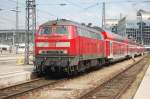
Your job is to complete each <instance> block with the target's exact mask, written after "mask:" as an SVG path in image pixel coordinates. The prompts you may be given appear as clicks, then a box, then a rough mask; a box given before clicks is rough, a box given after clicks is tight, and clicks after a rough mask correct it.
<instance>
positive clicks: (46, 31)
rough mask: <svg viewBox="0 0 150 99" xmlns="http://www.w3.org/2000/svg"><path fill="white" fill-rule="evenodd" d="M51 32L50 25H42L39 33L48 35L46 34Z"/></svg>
mask: <svg viewBox="0 0 150 99" xmlns="http://www.w3.org/2000/svg"><path fill="white" fill-rule="evenodd" d="M51 33H52V28H51V27H43V28H42V29H41V30H40V34H41V35H42V34H44V35H48V34H51Z"/></svg>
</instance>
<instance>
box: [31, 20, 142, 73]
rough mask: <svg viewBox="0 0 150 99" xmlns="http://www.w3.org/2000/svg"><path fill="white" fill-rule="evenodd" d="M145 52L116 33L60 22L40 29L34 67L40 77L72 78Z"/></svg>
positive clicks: (53, 22)
mask: <svg viewBox="0 0 150 99" xmlns="http://www.w3.org/2000/svg"><path fill="white" fill-rule="evenodd" d="M143 51H144V50H143V46H142V45H140V44H137V43H135V42H133V41H131V40H128V39H127V38H123V37H121V36H119V35H117V34H113V33H110V32H107V31H104V30H102V29H101V28H92V27H88V26H85V25H80V24H78V23H76V22H72V21H69V20H65V19H61V20H54V21H49V22H47V23H45V24H42V25H41V26H40V27H39V30H38V32H37V33H36V35H35V62H34V65H35V67H36V71H37V72H38V73H39V74H45V73H64V74H67V75H72V74H74V73H75V74H76V73H78V72H81V71H84V70H86V69H89V68H91V67H96V66H101V65H103V64H105V63H107V62H110V61H114V60H120V59H124V58H127V56H132V55H140V54H141V53H143Z"/></svg>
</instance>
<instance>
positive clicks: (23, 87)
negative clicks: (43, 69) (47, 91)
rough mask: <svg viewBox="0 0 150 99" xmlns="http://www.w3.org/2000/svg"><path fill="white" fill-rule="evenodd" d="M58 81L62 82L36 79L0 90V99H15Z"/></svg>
mask: <svg viewBox="0 0 150 99" xmlns="http://www.w3.org/2000/svg"><path fill="white" fill-rule="evenodd" d="M59 81H62V80H46V79H44V78H38V79H34V80H31V81H28V82H25V83H21V84H18V85H13V86H9V87H6V88H1V89H0V99H8V98H9V99H10V98H11V99H12V98H16V97H19V96H21V95H23V94H25V93H27V92H32V91H34V90H37V89H40V88H43V87H46V86H50V85H54V84H56V83H57V82H59Z"/></svg>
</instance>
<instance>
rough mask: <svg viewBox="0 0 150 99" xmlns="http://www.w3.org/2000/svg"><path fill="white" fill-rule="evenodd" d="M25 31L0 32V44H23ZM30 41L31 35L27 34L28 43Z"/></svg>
mask: <svg viewBox="0 0 150 99" xmlns="http://www.w3.org/2000/svg"><path fill="white" fill-rule="evenodd" d="M25 34H26V30H23V29H20V30H17V31H16V30H13V29H12V30H0V44H4V45H10V46H11V45H16V44H20V43H25ZM31 41H32V33H31V32H30V33H29V42H31Z"/></svg>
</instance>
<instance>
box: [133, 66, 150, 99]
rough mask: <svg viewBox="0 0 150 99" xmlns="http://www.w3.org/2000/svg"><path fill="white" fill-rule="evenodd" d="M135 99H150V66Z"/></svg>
mask: <svg viewBox="0 0 150 99" xmlns="http://www.w3.org/2000/svg"><path fill="white" fill-rule="evenodd" d="M133 99H150V66H149V68H148V69H147V71H146V74H145V76H144V78H143V80H142V82H141V84H140V86H139V89H138V91H137V92H136V94H135V96H134V98H133Z"/></svg>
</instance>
